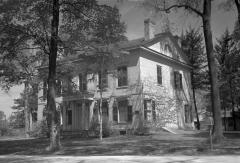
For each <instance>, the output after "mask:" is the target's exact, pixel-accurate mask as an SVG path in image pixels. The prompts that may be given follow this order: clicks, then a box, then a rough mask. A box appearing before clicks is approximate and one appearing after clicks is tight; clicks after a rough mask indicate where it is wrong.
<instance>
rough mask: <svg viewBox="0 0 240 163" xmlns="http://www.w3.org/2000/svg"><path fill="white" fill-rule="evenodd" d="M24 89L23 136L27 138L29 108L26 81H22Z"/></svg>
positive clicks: (27, 84)
mask: <svg viewBox="0 0 240 163" xmlns="http://www.w3.org/2000/svg"><path fill="white" fill-rule="evenodd" d="M24 87H25V88H24V89H25V100H24V116H25V136H26V138H29V137H30V135H29V132H30V123H31V122H30V109H29V83H28V82H27V81H26V82H25V83H24Z"/></svg>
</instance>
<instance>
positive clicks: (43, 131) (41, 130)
mask: <svg viewBox="0 0 240 163" xmlns="http://www.w3.org/2000/svg"><path fill="white" fill-rule="evenodd" d="M48 133H49V131H48V127H47V123H46V121H44V120H43V121H41V122H38V123H36V125H35V126H34V127H33V130H32V131H30V133H29V134H30V136H31V137H38V138H43V137H47V135H48Z"/></svg>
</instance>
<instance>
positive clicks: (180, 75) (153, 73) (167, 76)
mask: <svg viewBox="0 0 240 163" xmlns="http://www.w3.org/2000/svg"><path fill="white" fill-rule="evenodd" d="M178 48H179V47H176V44H175V43H174V42H173V41H172V40H171V38H169V37H164V38H160V39H159V40H158V41H155V42H154V43H153V44H151V45H147V46H143V47H141V55H140V59H139V60H140V72H141V80H142V82H143V85H144V91H143V92H144V118H145V120H147V121H154V122H156V123H157V124H158V125H160V126H170V127H180V128H184V127H186V126H191V122H192V109H191V105H192V91H191V80H190V71H191V68H190V66H188V61H187V60H186V57H185V56H184V55H183V54H182V52H181V51H179V49H178Z"/></svg>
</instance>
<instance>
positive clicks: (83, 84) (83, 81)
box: [79, 74, 87, 91]
mask: <svg viewBox="0 0 240 163" xmlns="http://www.w3.org/2000/svg"><path fill="white" fill-rule="evenodd" d="M79 90H80V91H86V90H87V75H85V74H79Z"/></svg>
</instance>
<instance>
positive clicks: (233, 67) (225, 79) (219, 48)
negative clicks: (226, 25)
mask: <svg viewBox="0 0 240 163" xmlns="http://www.w3.org/2000/svg"><path fill="white" fill-rule="evenodd" d="M234 45H235V41H234V39H233V38H232V36H231V35H230V33H229V32H228V30H226V31H225V33H224V34H223V35H222V37H221V38H220V39H218V40H217V44H216V46H215V51H216V57H217V60H218V63H219V80H220V83H221V84H220V95H221V96H220V97H221V101H222V106H223V108H224V110H226V109H227V108H231V110H232V116H233V128H234V130H236V129H237V126H236V123H237V122H236V114H235V107H236V105H237V104H236V101H237V99H238V98H239V95H238V93H237V92H238V90H239V86H240V85H239V84H238V83H239V70H238V67H239V63H238V62H237V58H238V57H239V53H238V52H237V51H236V49H235V46H234Z"/></svg>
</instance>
